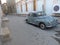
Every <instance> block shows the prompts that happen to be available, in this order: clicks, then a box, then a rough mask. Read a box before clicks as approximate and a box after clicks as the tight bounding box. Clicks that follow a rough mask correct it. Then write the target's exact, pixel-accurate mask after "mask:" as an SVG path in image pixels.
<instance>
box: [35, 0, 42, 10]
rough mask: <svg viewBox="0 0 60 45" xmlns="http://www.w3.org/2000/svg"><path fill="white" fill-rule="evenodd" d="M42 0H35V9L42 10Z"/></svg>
mask: <svg viewBox="0 0 60 45" xmlns="http://www.w3.org/2000/svg"><path fill="white" fill-rule="evenodd" d="M42 5H43V0H37V1H36V11H42Z"/></svg>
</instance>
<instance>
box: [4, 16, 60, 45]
mask: <svg viewBox="0 0 60 45" xmlns="http://www.w3.org/2000/svg"><path fill="white" fill-rule="evenodd" d="M7 17H8V19H9V24H8V27H9V29H10V31H11V39H12V40H11V41H9V42H7V43H5V45H59V43H58V41H56V40H55V39H53V38H52V37H51V36H53V35H54V34H56V33H57V32H56V31H60V30H59V29H60V25H58V26H57V27H55V28H49V29H46V30H41V29H40V28H39V27H37V26H33V25H31V24H27V23H26V22H25V19H26V17H20V16H7Z"/></svg>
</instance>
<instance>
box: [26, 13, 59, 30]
mask: <svg viewBox="0 0 60 45" xmlns="http://www.w3.org/2000/svg"><path fill="white" fill-rule="evenodd" d="M26 22H27V23H31V24H34V25H38V26H39V27H40V28H41V29H43V30H44V29H46V27H55V26H57V24H58V22H57V19H56V18H55V17H53V16H47V15H46V14H42V13H36V12H35V13H29V14H28V17H27V19H26Z"/></svg>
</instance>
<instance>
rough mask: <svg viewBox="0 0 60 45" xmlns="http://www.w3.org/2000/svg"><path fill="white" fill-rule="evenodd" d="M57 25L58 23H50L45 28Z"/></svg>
mask: <svg viewBox="0 0 60 45" xmlns="http://www.w3.org/2000/svg"><path fill="white" fill-rule="evenodd" d="M57 25H58V22H52V23H50V24H49V25H46V27H56V26H57Z"/></svg>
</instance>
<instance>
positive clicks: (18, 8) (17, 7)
mask: <svg viewBox="0 0 60 45" xmlns="http://www.w3.org/2000/svg"><path fill="white" fill-rule="evenodd" d="M16 11H17V14H20V13H21V7H20V3H18V4H17V5H16Z"/></svg>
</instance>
